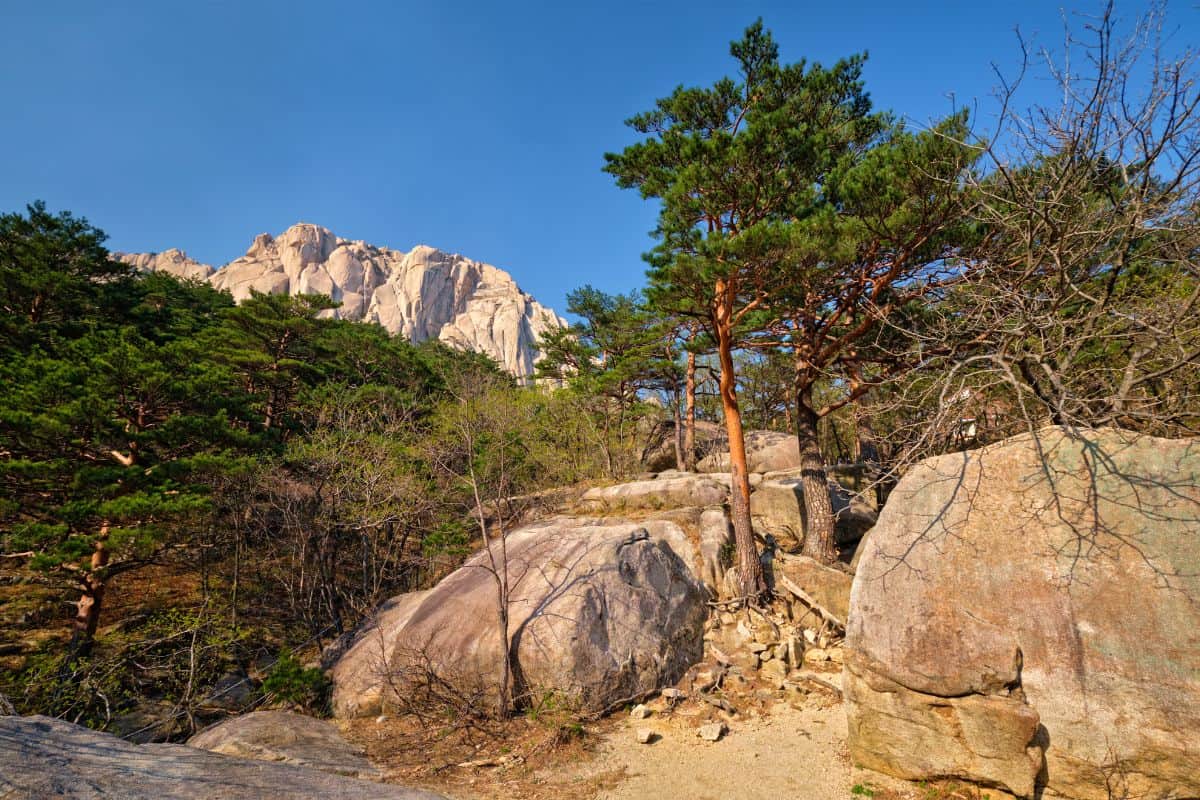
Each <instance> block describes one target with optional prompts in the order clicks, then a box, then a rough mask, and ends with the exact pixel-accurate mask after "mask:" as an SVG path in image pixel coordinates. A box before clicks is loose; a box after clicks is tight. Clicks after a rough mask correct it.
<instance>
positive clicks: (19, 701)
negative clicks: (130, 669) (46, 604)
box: [9, 645, 135, 730]
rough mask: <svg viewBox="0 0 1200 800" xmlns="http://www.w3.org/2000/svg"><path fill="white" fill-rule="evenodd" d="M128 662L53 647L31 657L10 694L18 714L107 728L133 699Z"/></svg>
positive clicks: (17, 677) (101, 728)
mask: <svg viewBox="0 0 1200 800" xmlns="http://www.w3.org/2000/svg"><path fill="white" fill-rule="evenodd" d="M127 666H128V665H127V664H125V663H124V662H123V661H122V660H120V659H108V658H101V657H95V656H85V657H77V656H75V655H74V654H73V653H70V652H68V651H67V650H64V649H62V648H60V647H57V646H54V645H51V646H48V647H46V648H45V649H43V650H41V651H40V652H37V653H35V654H33V655H31V656H30V657H29V658H28V659H27V660H26V664H25V668H24V669H23V670H21V672H20V673H19V674H18V675H17V676H16V681H14V683H15V684H16V687H14V688H17V691H11V689H10V692H11V694H10V695H9V696H10V699H11V700H12V701H13V704H14V706H15V707H16V709H17V711H18V713H21V714H44V715H46V716H51V717H60V718H63V719H68V720H70V721H72V722H74V723H76V724H78V725H87V726H88V727H92V728H97V729H100V730H103V729H104V728H105V727H107V726H108V725H109V724H110V723H111V722H112V721H113V718H114V717H115V716H116V715H117V714H119V713H120V712H122V711H124V710H126V709H127V708H129V707H130V705H132V703H133V701H134V698H135V694H134V693H133V692H131V691H130V684H129V680H128V677H129V676H128V673H127V672H126V667H127ZM18 687H19V688H18Z"/></svg>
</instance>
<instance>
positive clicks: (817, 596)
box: [773, 555, 852, 627]
mask: <svg viewBox="0 0 1200 800" xmlns="http://www.w3.org/2000/svg"><path fill="white" fill-rule="evenodd" d="M773 569H774V570H775V582H776V584H779V583H781V580H780V579H781V578H787V579H788V580H789V581H791V582H792V583H793V584H795V585H796V586H797V587H798V588H800V589H801V590H803V591H804V593H805V594H807V595H808V596H809V597H811V598H812V599H813V600H815V601H816V602H817V603H819V604H820V605H821V607H822V608H824V609H825V610H826V611H828V612H830V613H831V614H833V615H834V616H835V617H837V618H838V619H839V620H841V621H842V622H845V621H846V617H847V616H848V615H849V613H850V586H851V582H852V578H851V576H850V575H848V574H847V573H845V572H843V571H842V570H840V569H838V568H837V567H827V566H825V565H824V564H822V563H820V562H819V561H815V560H813V559H811V558H808V557H807V556H790V555H780V556H779V557H778V558H776V559H775V560H774V562H773ZM780 594H783V595H784V596H785V597H786V596H787V592H786V591H780ZM813 627H815V625H814V626H813Z"/></svg>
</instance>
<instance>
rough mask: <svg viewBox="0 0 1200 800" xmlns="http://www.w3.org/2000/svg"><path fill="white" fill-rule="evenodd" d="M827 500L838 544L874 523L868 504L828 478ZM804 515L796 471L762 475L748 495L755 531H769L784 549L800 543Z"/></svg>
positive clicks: (849, 541) (848, 541) (860, 534)
mask: <svg viewBox="0 0 1200 800" xmlns="http://www.w3.org/2000/svg"><path fill="white" fill-rule="evenodd" d="M829 500H830V503H831V504H832V506H833V512H834V515H835V518H834V520H835V521H834V526H835V527H834V533H835V535H836V536H837V543H838V544H839V545H843V546H844V545H849V544H853V543H854V542H857V541H858V540H859V539H861V538H862V537H863V534H865V533H866V532H867V531H868V530H870V529H871V526H872V525H874V524H875V520H876V513H875V511H874V509H872V508H871V506H870V505H869V503H868V502H867V501H865V500H864V499H863V498H862V497H861V496H859V495H856V494H851V493H850V492H848V491H847V490H846V489H844V488H842V486H841V485H840V484H838V483H837V482H835V481H829ZM806 517H807V515H806V512H805V509H804V485H803V483H802V482H801V480H800V473H799V471H798V470H794V471H789V472H783V473H776V474H774V475H772V476H770V477H769V478H766V477H764V479H763V480H762V481H761V482H760V483H759V484H758V485H757V486H756V487H755V489H754V493H753V494H751V495H750V518H751V521H752V522H753V523H754V528H755V530H756V531H758V532H759V533H762V534H768V533H769V534H771V535H772V536H774V537H775V539H776V540H777V541H778V542H779V544H780V546H781V547H782V548H783V549H785V550H789V551H792V552H796V551H799V550H800V548H801V546H803V544H804V533H805V524H806V523H805V519H806Z"/></svg>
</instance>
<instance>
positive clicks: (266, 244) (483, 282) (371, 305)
mask: <svg viewBox="0 0 1200 800" xmlns="http://www.w3.org/2000/svg"><path fill="white" fill-rule="evenodd" d="M115 255H116V257H117V258H119V259H121V260H122V261H125V262H127V263H129V264H132V265H134V266H135V267H137V268H138V269H143V270H162V271H165V272H170V273H171V274H173V275H178V276H180V277H189V278H199V279H202V280H208V281H209V282H210V283H211V284H212V285H213V286H214V287H215V288H217V289H223V290H227V291H229V292H230V293H231V294H232V295H233V298H234V300H236V301H238V302H240V301H242V300H245V299H246V298H247V297H249V296H250V293H251V292H252V291H257V292H263V293H265V294H324V295H327V296H329V297H331V298H333V299H334V300H336V301H338V302H339V303H341V306H340V307H339V308H337V309H334V310H332V311H329V312H325V313H326V314H327V315H328V316H332V317H336V318H339V319H348V320H359V321H364V322H376V323H379V324H380V325H382V326H383V327H384V328H385V329H387V331H388V332H389V333H393V334H401V335H403V336H405V337H407V338H408V339H410V340H412V341H414V342H420V341H424V340H426V339H438V340H440V341H443V342H445V343H446V344H448V345H450V346H452V347H457V348H460V349H463V350H474V351H477V352H480V353H484V354H486V355H489V356H491V357H492V358H494V359H495V360H496V361H497V362H498V363H499V364H500V365H501V366H502V367H504V369H506V370H507V371H509V372H511V373H512V374H514V375H518V376H528V375H532V374H533V369H534V362H535V361H536V359H537V357H538V353H537V351H536V347H535V346H536V342H537V338H538V336H540V335H541V334H542V333H543V332H544V331H546V330H548V329H550V328H554V327H559V326H562V325H565V324H566V322H565V320H563V319H561V318H560V317H558V315H556V314H555V313H554V312H553V311H551V310H550V309H548V308H546V307H545V306H542V305H541V304H540V303H538V302H537V301H536V300H534V299H533V298H532V297H530V296H529V295H527V294H525V293H524V292H522V291H521V289H520V288H519V287H518V286H517V284H516V282H514V281H513V279H512V276H511V275H509V274H508V273H507V272H505V271H504V270H501V269H498V268H496V267H493V266H491V265H490V264H483V263H480V262H478V261H472V260H471V259H468V258H465V257H463V256H460V255H453V254H450V253H444V252H442V251H440V250H436V249H434V248H432V247H428V246H426V245H418V246H417V247H415V248H413V249H412V250H410V251H409V252H407V253H405V252H402V251H400V250H392V249H390V248H387V247H376V246H375V245H371V244H367V243H366V242H362V241H350V240H347V239H342V238H340V237H338V236H336V235H334V234H333V232H331V231H329V230H328V229H326V228H322V227H320V226H319V225H311V224H308V223H300V224H297V225H293V226H292V227H290V228H288V229H287V230H286V231H284V232H283V233H282V234H280V235H279V236H278V237H273V236H271V235H269V234H265V233H264V234H260V235H259V236H258V237H256V238H255V240H254V243H253V244H252V245H251V246H250V249H249V250H247V251H246V254H245V255H244V256H242V257H241V258H238V259H236V260H235V261H232V262H230V263H229V264H226V265H225V266H224V267H222V268H220V269H217V270H214V269H213V268H212V267H210V266H208V265H206V264H199V263H197V262H195V261H193V260H191V259H190V258H188V257H187V256H186V255H185V254H183V253H181V252H180V251H178V250H167V251H164V252H162V253H118V254H115Z"/></svg>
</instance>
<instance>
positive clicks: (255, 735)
mask: <svg viewBox="0 0 1200 800" xmlns="http://www.w3.org/2000/svg"><path fill="white" fill-rule="evenodd" d="M187 743H188V746H189V747H198V748H200V749H201V750H209V751H211V752H213V753H222V754H224V755H227V756H237V757H239V758H253V759H257V760H259V761H278V762H281V763H284V764H295V765H297V766H301V767H311V768H312V769H318V770H320V771H322V772H329V773H332V774H334V775H347V776H349V777H351V778H364V779H366V780H375V779H378V778H379V777H380V775H379V770H377V769H375V767H374V766H372V765H371V762H370V761H367V757H366V755H365V753H364V752H363V750H362V748H360V747H355V746H354V745H352V744H350V743H349V742H347V741H346V740H345V739H344V738H342V734H341V733H340V732H339V731H338V729H337V728H336V727H335V726H334V725H333V724H332V723H330V722H326V721H324V720H320V719H315V718H314V717H309V716H305V715H304V714H295V713H292V712H290V711H252V712H251V713H249V714H242V715H239V716H236V717H229V718H228V719H225V720H222V721H221V722H218V723H217V724H216V725H211V726H209V727H207V728H205V729H204V730H202V731H200V732H199V733H197V734H196V735H195V736H193V737H192V738H190V739H188V742H187Z"/></svg>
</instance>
